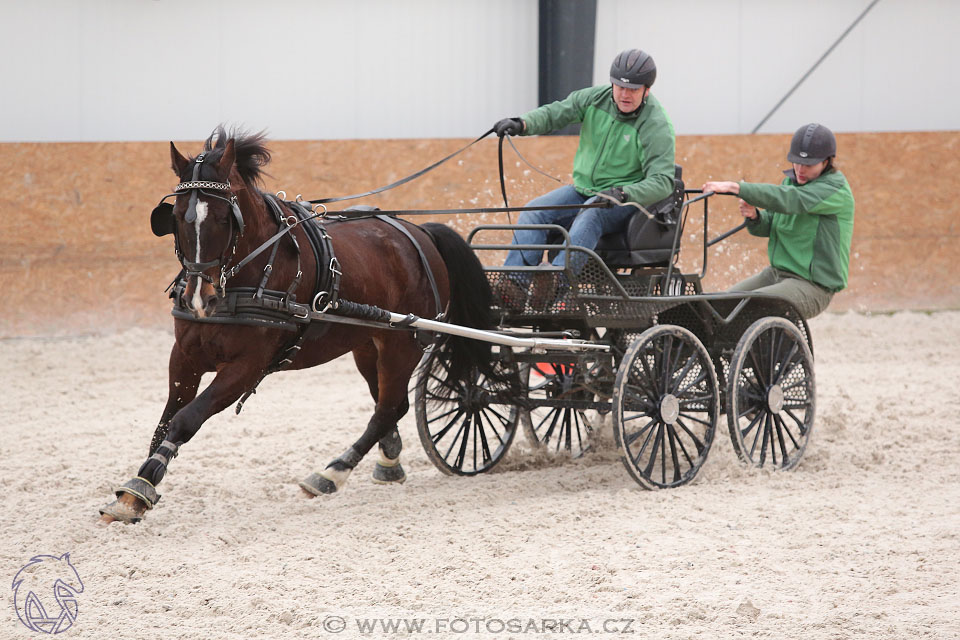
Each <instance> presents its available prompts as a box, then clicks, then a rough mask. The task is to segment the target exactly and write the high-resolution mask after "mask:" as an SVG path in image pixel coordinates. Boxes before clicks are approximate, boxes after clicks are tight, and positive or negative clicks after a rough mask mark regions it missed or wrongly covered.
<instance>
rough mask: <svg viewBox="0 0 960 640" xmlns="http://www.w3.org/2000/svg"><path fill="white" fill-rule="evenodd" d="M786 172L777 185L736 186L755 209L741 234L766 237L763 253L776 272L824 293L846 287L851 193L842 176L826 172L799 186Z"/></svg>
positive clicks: (851, 214) (833, 172)
mask: <svg viewBox="0 0 960 640" xmlns="http://www.w3.org/2000/svg"><path fill="white" fill-rule="evenodd" d="M792 174H793V172H792V171H791V172H790V173H788V177H786V178H784V180H783V182H782V183H781V184H780V185H779V186H778V185H773V184H754V183H749V182H741V183H740V197H741V198H742V199H743V200H744V201H745V202H746V203H747V204H750V205H753V206H754V207H760V208H762V209H766V211H760V212H759V213H760V215H759V216H758V217H757V218H756V219H755V220H749V219H748V220H747V230H748V231H749V232H750V233H751V234H752V235H755V236H763V237H769V238H770V241H769V242H768V243H767V255H768V256H769V257H770V264H771V265H772V266H773V267H776V268H777V269H782V270H784V271H789V272H790V273H795V274H797V275H798V276H800V277H801V278H805V279H807V280H810V281H811V282H815V283H816V284H818V285H820V286H821V287H824V288H825V289H828V290H830V291H840V290H841V289H844V288H846V286H847V277H848V275H849V272H850V241H851V240H852V239H853V207H854V202H853V192H851V191H850V185H849V184H848V183H847V179H846V178H845V177H844V175H843V174H842V173H840V172H839V171H837V170H832V171H828V172H826V173H824V174H822V175H821V176H820V177H818V178H817V179H816V180H812V181H810V182H808V183H806V184H804V185H799V184H797V182H796V180H795V178H794V176H793V175H792Z"/></svg>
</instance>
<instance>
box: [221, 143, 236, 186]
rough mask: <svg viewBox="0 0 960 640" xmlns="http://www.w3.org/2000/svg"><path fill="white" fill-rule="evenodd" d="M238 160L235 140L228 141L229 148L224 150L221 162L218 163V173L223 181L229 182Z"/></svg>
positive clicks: (226, 147)
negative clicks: (231, 171)
mask: <svg viewBox="0 0 960 640" xmlns="http://www.w3.org/2000/svg"><path fill="white" fill-rule="evenodd" d="M236 159H237V154H236V148H235V147H234V144H233V138H230V139H229V140H227V146H225V147H224V148H223V155H222V156H220V162H218V163H217V173H218V174H219V175H220V179H221V180H228V179H229V176H230V170H231V169H232V168H233V164H234V162H235V161H236Z"/></svg>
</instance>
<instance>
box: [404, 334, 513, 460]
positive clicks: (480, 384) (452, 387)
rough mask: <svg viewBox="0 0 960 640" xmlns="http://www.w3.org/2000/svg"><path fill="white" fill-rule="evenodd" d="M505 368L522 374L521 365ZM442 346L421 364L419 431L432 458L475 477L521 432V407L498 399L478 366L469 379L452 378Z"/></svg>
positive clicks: (417, 401) (418, 406) (424, 446)
mask: <svg viewBox="0 0 960 640" xmlns="http://www.w3.org/2000/svg"><path fill="white" fill-rule="evenodd" d="M496 366H497V367H498V368H499V369H501V371H505V372H507V373H509V374H510V375H513V376H518V375H519V373H518V372H517V369H516V366H513V365H511V366H512V369H503V368H502V367H503V365H501V364H500V363H497V365H496ZM449 372H450V361H449V357H448V355H447V352H446V351H445V350H444V349H443V348H439V349H436V350H434V351H433V352H432V353H430V354H428V355H427V356H426V358H425V361H424V363H423V364H422V365H421V367H420V373H419V374H418V376H417V386H416V394H415V396H414V397H415V399H414V402H415V404H416V416H417V433H418V434H419V435H420V442H421V443H422V444H423V449H424V451H426V453H427V457H428V458H430V461H431V462H433V464H434V465H436V467H437V468H438V469H440V471H442V472H444V473H446V474H447V475H460V476H472V475H476V474H478V473H484V472H485V471H489V470H490V469H492V468H493V467H494V466H496V464H497V463H498V462H500V460H502V459H503V457H504V456H505V455H506V453H507V450H508V449H509V448H510V444H511V443H512V442H513V437H514V436H515V435H516V433H517V422H518V420H519V417H518V414H519V411H518V410H517V408H516V407H515V406H513V405H510V404H504V403H503V402H500V401H498V399H497V397H496V395H495V393H494V392H493V390H491V388H490V386H491V385H490V384H489V381H488V380H487V378H486V377H485V376H484V375H483V374H481V373H480V372H479V371H477V370H476V369H474V370H473V371H472V372H471V380H470V383H468V384H464V382H462V381H455V380H450V377H449V375H448V374H449Z"/></svg>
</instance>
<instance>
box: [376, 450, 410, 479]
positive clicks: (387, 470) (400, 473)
mask: <svg viewBox="0 0 960 640" xmlns="http://www.w3.org/2000/svg"><path fill="white" fill-rule="evenodd" d="M384 461H386V458H383V457H382V456H381V460H380V462H378V463H377V465H376V466H375V467H374V468H373V481H374V482H376V483H377V484H403V481H404V480H406V479H407V474H406V472H405V471H404V470H403V466H402V465H401V464H400V460H394V461H393V463H392V464H389V461H387V462H388V464H384Z"/></svg>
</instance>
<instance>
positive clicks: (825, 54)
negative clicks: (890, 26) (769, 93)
mask: <svg viewBox="0 0 960 640" xmlns="http://www.w3.org/2000/svg"><path fill="white" fill-rule="evenodd" d="M878 2H880V0H873V2H871V3H870V4H869V5H867V8H866V9H864V10H863V13H861V14H860V15H859V16H857V19H856V20H854V21H853V23H852V24H851V25H850V26H849V27H847V30H846V31H844V32H843V33H842V34H840V37H839V38H837V41H836V42H834V43H833V44H832V45H830V48H829V49H827V51H826V53H824V54H823V55H822V56H820V59H819V60H817V61H816V62H815V63H814V64H813V66H812V67H810V69H809V70H808V71H807V72H806V73H805V74H803V77H802V78H800V79H799V80H798V81H797V84H795V85H793V88H791V89H790V91H787V95H785V96H783V97H782V98H780V102H778V103H777V104H776V105H774V107H773V109H771V110H770V113H768V114H767V115H766V116H764V117H763V120H761V121H760V124H758V125H757V126H755V127H754V128H753V131H751V132H750V133H751V134H753V133H756V132H757V131H759V130H760V127H762V126H763V125H764V124H766V122H767V120H769V119H770V116H772V115H773V114H774V113H776V112H777V109H779V108H780V107H781V106H782V105H783V103H784V102H786V101H787V98H789V97H790V96H792V95H793V92H794V91H796V90H797V88H798V87H799V86H800V85H801V84H803V83H804V81H805V80H806V79H807V78H809V77H810V74H811V73H813V72H814V70H816V68H817V67H819V66H820V63H821V62H823V61H824V60H826V59H827V56H829V55H830V53H831V52H832V51H833V50H834V49H836V48H837V45H838V44H840V43H841V42H843V39H844V38H846V37H847V34H849V33H850V32H851V31H853V28H854V27H855V26H857V24H858V23H859V22H860V21H861V20H863V17H864V16H865V15H867V14H868V13H869V12H870V10H871V9H873V7H874V6H875V5H876V4H877V3H878Z"/></svg>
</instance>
